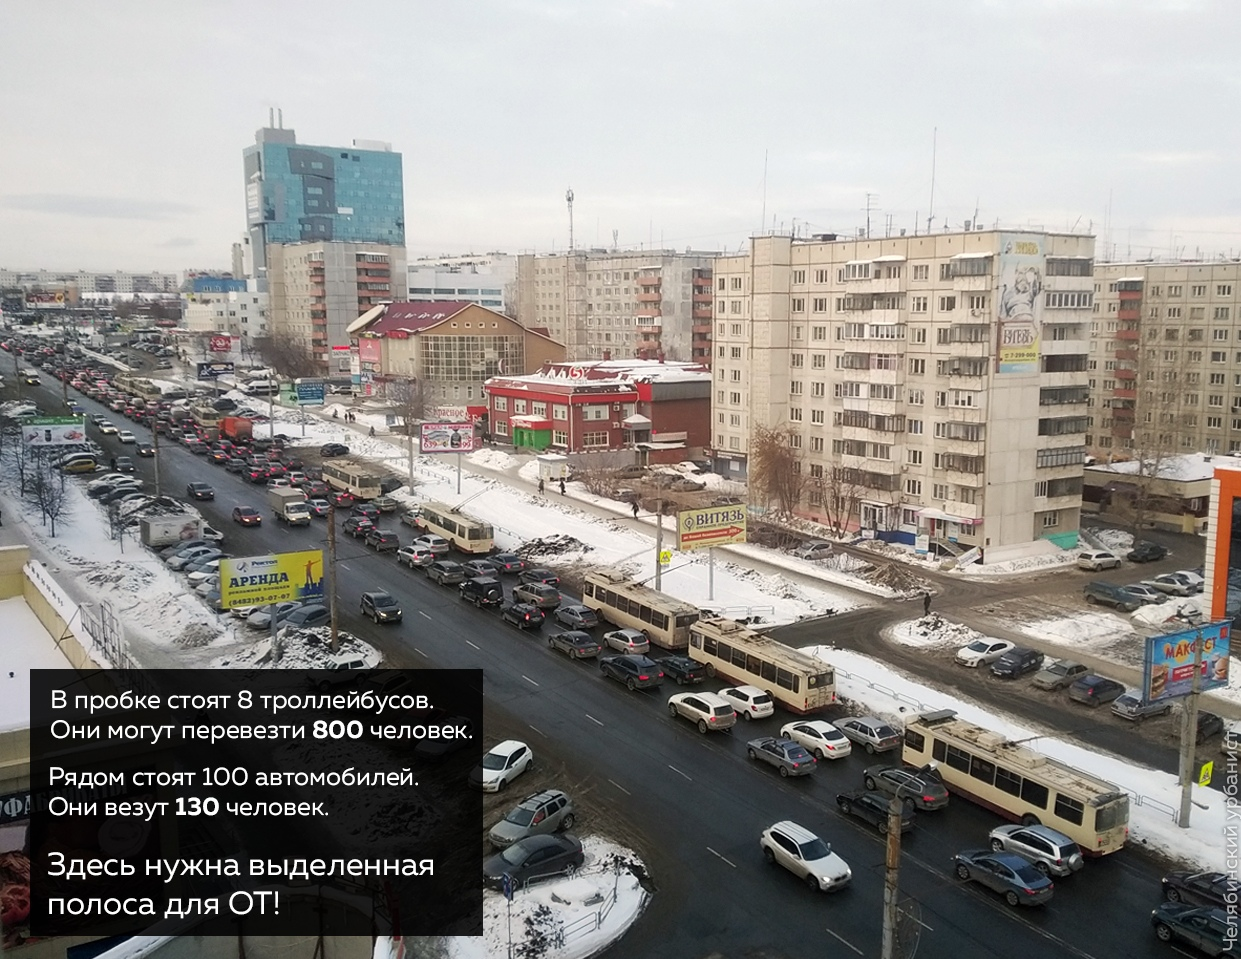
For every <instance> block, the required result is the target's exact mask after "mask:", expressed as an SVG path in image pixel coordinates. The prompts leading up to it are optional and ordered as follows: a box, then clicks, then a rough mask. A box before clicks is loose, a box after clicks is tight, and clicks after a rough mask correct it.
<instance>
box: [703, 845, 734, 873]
mask: <svg viewBox="0 0 1241 959" xmlns="http://www.w3.org/2000/svg"><path fill="white" fill-rule="evenodd" d="M707 852H709V853H711V855H713V856H715V857H716V858H717V859H722V860H724V862H726V863H728V864H729V865H730V866H732V867H733V868H734V869H736V868H737V864H736V863H735V862H731V861H729V859H728V857H727V856H721V855H720V854H719V853H718V852H716V851H715V850H714V849H712V848H711V847H710V846H708V847H707Z"/></svg>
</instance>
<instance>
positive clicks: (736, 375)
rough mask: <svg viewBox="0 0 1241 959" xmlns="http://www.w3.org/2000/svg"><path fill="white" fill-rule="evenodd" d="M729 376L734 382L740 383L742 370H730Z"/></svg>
mask: <svg viewBox="0 0 1241 959" xmlns="http://www.w3.org/2000/svg"><path fill="white" fill-rule="evenodd" d="M728 378H729V379H730V380H732V381H733V382H734V383H740V382H741V371H740V370H729V377H728Z"/></svg>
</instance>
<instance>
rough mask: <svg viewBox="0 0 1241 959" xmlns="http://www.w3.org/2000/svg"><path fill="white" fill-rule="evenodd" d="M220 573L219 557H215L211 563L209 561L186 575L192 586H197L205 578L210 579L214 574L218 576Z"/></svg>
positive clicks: (186, 579)
mask: <svg viewBox="0 0 1241 959" xmlns="http://www.w3.org/2000/svg"><path fill="white" fill-rule="evenodd" d="M219 574H220V561H219V560H218V559H213V560H211V561H210V562H209V563H207V565H206V566H204V567H203V568H202V569H200V570H196V571H194V572H193V573H190V574H189V575H188V576H186V577H185V581H186V582H187V583H189V584H190V585H191V586H197V585H198V584H199V583H201V582H203V581H204V580H208V579H210V578H211V577H212V576H217V577H218V576H219Z"/></svg>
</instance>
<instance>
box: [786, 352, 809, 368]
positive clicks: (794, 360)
mask: <svg viewBox="0 0 1241 959" xmlns="http://www.w3.org/2000/svg"><path fill="white" fill-rule="evenodd" d="M805 365H806V354H805V353H790V354H789V366H790V367H791V368H792V369H795V370H800V369H801V368H802V367H803V366H805Z"/></svg>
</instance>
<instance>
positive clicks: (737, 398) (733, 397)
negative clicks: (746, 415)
mask: <svg viewBox="0 0 1241 959" xmlns="http://www.w3.org/2000/svg"><path fill="white" fill-rule="evenodd" d="M728 402H729V404H730V405H732V406H740V405H741V394H740V393H729V394H728Z"/></svg>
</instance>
